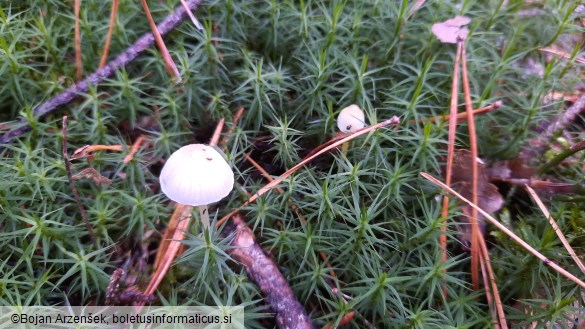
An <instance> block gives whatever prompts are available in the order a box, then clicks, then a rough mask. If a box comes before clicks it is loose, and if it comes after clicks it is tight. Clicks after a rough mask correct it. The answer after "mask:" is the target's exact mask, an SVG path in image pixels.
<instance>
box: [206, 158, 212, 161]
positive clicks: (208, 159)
mask: <svg viewBox="0 0 585 329" xmlns="http://www.w3.org/2000/svg"><path fill="white" fill-rule="evenodd" d="M205 159H207V161H211V160H213V158H205Z"/></svg>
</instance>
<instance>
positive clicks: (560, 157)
mask: <svg viewBox="0 0 585 329" xmlns="http://www.w3.org/2000/svg"><path fill="white" fill-rule="evenodd" d="M582 150H585V140H582V141H580V142H579V143H577V144H575V145H573V146H571V147H570V148H569V149H567V150H564V151H563V152H561V153H559V154H558V155H557V156H555V157H554V158H552V159H551V160H550V161H549V162H547V163H545V164H544V165H542V166H541V167H540V168H539V169H538V173H539V174H544V173H545V172H547V171H548V170H549V169H551V168H552V167H555V166H557V165H558V164H560V163H561V162H563V160H565V159H566V158H568V157H570V156H571V155H573V154H575V153H577V152H579V151H582Z"/></svg>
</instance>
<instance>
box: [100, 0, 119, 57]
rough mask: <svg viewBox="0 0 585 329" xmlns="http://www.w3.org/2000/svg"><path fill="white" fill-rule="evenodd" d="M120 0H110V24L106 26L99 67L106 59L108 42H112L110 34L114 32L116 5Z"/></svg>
mask: <svg viewBox="0 0 585 329" xmlns="http://www.w3.org/2000/svg"><path fill="white" fill-rule="evenodd" d="M119 3H120V0H112V10H111V12H110V26H109V27H108V35H107V36H106V43H105V45H104V50H103V52H102V57H101V59H100V66H99V68H100V69H101V68H102V67H104V66H105V65H106V63H107V61H108V54H109V53H110V44H111V43H112V35H113V34H114V28H115V27H116V16H117V15H118V5H119Z"/></svg>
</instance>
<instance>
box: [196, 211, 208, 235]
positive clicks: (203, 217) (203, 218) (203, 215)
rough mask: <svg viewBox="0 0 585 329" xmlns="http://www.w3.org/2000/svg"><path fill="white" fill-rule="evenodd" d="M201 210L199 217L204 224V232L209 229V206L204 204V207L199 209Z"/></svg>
mask: <svg viewBox="0 0 585 329" xmlns="http://www.w3.org/2000/svg"><path fill="white" fill-rule="evenodd" d="M197 208H198V209H199V215H200V216H201V223H203V231H204V232H205V231H206V230H208V229H209V227H210V225H209V211H208V210H207V205H206V204H204V205H202V206H198V207H197Z"/></svg>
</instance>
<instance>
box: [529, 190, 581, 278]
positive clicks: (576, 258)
mask: <svg viewBox="0 0 585 329" xmlns="http://www.w3.org/2000/svg"><path fill="white" fill-rule="evenodd" d="M524 188H525V189H526V191H528V193H529V194H530V196H531V197H532V199H533V200H534V202H536V204H537V205H538V207H539V208H540V211H542V213H543V214H544V216H545V217H546V218H547V219H548V221H549V222H550V226H552V228H553V230H554V231H555V233H556V234H557V236H558V237H559V240H561V242H562V243H563V246H564V247H565V249H567V251H568V252H569V255H571V257H572V258H573V260H574V261H575V263H576V264H577V266H578V267H579V269H580V270H581V272H582V273H583V274H585V265H583V262H581V259H579V256H577V254H576V253H575V250H573V248H572V247H571V245H570V244H569V241H567V239H566V238H565V235H564V234H563V231H561V229H560V228H559V226H558V225H557V222H556V221H555V219H554V218H553V217H552V216H551V214H550V212H549V211H548V209H546V207H545V206H544V204H543V203H542V200H540V197H539V196H538V194H536V192H535V191H534V190H533V189H532V188H531V187H530V186H528V185H524Z"/></svg>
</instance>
